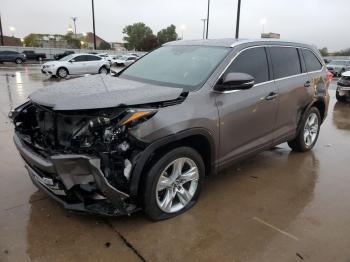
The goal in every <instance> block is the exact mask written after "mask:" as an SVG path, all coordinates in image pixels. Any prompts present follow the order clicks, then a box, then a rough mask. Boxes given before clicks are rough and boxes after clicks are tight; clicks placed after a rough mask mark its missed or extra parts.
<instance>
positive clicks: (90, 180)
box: [14, 133, 137, 216]
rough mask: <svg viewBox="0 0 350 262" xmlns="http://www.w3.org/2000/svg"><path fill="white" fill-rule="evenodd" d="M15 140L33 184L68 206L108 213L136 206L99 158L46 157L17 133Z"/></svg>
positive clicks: (75, 156) (77, 210) (122, 213)
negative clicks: (114, 183)
mask: <svg viewBox="0 0 350 262" xmlns="http://www.w3.org/2000/svg"><path fill="white" fill-rule="evenodd" d="M14 143H15V145H16V147H17V149H18V151H19V153H20V155H21V156H22V158H23V160H24V162H25V166H26V168H27V170H28V173H29V176H30V178H31V180H32V181H33V183H34V185H36V186H37V187H38V188H39V189H41V190H43V191H44V192H46V193H47V194H48V195H50V196H51V197H52V198H54V199H55V200H57V201H58V202H59V203H61V204H62V205H63V206H64V207H65V208H66V209H68V210H70V211H76V212H84V213H91V214H98V215H105V216H118V215H128V214H130V213H132V212H135V211H136V210H137V207H136V206H135V205H133V204H131V203H128V198H129V195H128V194H126V193H124V192H122V191H119V190H118V189H116V188H115V187H113V186H112V185H111V184H110V183H109V182H108V180H107V179H106V178H105V176H104V175H103V173H102V171H101V169H100V159H99V158H97V157H93V156H88V155H79V154H71V155H62V154H58V155H53V156H51V157H49V158H44V157H43V156H41V155H39V154H38V153H36V152H35V151H34V150H32V149H31V147H30V146H28V145H27V144H26V142H25V141H23V140H21V138H20V137H19V136H18V135H17V134H16V133H15V135H14Z"/></svg>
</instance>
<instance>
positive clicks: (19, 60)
mask: <svg viewBox="0 0 350 262" xmlns="http://www.w3.org/2000/svg"><path fill="white" fill-rule="evenodd" d="M15 63H16V64H18V65H19V64H22V63H23V59H21V58H16V60H15Z"/></svg>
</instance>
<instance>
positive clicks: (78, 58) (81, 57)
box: [74, 55, 88, 62]
mask: <svg viewBox="0 0 350 262" xmlns="http://www.w3.org/2000/svg"><path fill="white" fill-rule="evenodd" d="M74 60H75V62H85V61H88V60H87V56H86V55H79V56H76V57H75V58H74Z"/></svg>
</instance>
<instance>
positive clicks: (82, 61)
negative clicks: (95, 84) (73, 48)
mask: <svg viewBox="0 0 350 262" xmlns="http://www.w3.org/2000/svg"><path fill="white" fill-rule="evenodd" d="M69 63H70V65H69V69H68V70H69V73H70V74H72V75H76V74H86V73H87V56H86V55H78V56H76V57H74V58H73V59H71V60H70V62H69Z"/></svg>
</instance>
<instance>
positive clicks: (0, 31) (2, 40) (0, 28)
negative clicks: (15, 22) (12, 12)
mask: <svg viewBox="0 0 350 262" xmlns="http://www.w3.org/2000/svg"><path fill="white" fill-rule="evenodd" d="M0 34H1V39H0V40H1V45H2V46H3V45H4V35H3V34H2V24H1V15H0Z"/></svg>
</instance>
